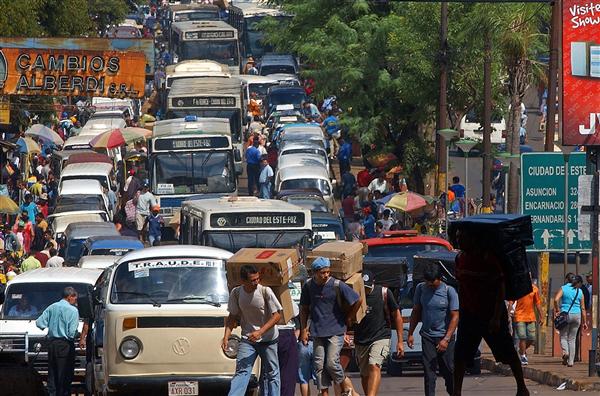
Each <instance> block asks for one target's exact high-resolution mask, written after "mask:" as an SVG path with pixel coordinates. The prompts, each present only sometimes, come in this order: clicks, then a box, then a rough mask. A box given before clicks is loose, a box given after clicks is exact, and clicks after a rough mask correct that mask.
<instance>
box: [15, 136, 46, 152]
mask: <svg viewBox="0 0 600 396" xmlns="http://www.w3.org/2000/svg"><path fill="white" fill-rule="evenodd" d="M17 146H19V152H20V153H27V154H34V153H37V154H39V153H41V152H42V151H41V150H40V146H39V144H37V143H36V141H35V140H33V139H32V138H30V137H28V136H25V137H22V138H19V140H17Z"/></svg>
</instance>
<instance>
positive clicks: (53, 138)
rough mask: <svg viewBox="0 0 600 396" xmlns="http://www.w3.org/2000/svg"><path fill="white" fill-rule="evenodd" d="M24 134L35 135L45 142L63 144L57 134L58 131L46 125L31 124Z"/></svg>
mask: <svg viewBox="0 0 600 396" xmlns="http://www.w3.org/2000/svg"><path fill="white" fill-rule="evenodd" d="M25 135H26V136H37V137H38V138H40V139H42V140H45V141H47V142H53V143H55V144H59V145H60V144H63V143H64V142H65V141H64V140H63V139H62V138H61V137H60V136H59V134H58V133H56V132H54V131H53V130H52V129H50V128H48V127H47V126H46V125H42V124H35V125H32V126H31V127H30V128H29V129H28V130H26V131H25Z"/></svg>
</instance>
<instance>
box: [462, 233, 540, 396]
mask: <svg viewBox="0 0 600 396" xmlns="http://www.w3.org/2000/svg"><path fill="white" fill-rule="evenodd" d="M456 240H457V245H458V248H459V249H460V253H459V254H458V256H457V258H456V278H457V279H458V283H459V284H460V288H459V290H458V297H459V300H460V302H461V303H460V315H459V322H458V333H457V340H456V347H455V351H454V391H453V393H452V394H453V395H454V396H460V395H461V394H462V383H463V379H464V376H465V369H466V367H467V364H469V363H471V362H472V361H473V359H474V358H475V354H476V353H477V350H478V348H479V344H480V343H481V339H482V338H483V339H484V340H485V342H486V343H487V344H488V346H489V347H490V349H491V350H492V353H493V355H494V358H495V359H496V361H499V362H502V363H505V364H508V365H510V368H511V370H512V373H513V376H514V378H515V381H516V383H517V396H529V391H528V390H527V386H526V385H525V378H524V377H523V368H522V367H521V360H520V359H519V356H518V354H517V351H516V350H515V348H514V345H513V339H512V336H511V334H510V332H509V324H508V312H507V310H506V304H505V303H504V300H505V297H504V290H505V285H504V273H503V271H502V265H501V263H500V259H499V257H498V256H497V255H496V254H495V253H494V252H493V251H491V250H488V249H486V248H485V247H484V246H485V245H484V243H482V241H481V240H479V235H477V234H475V233H474V232H472V231H471V232H467V231H464V230H459V231H458V232H457V233H456Z"/></svg>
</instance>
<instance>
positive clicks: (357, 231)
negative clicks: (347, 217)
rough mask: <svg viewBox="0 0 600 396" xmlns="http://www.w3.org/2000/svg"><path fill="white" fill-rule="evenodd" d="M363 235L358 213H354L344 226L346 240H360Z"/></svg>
mask: <svg viewBox="0 0 600 396" xmlns="http://www.w3.org/2000/svg"><path fill="white" fill-rule="evenodd" d="M364 237H365V229H364V227H363V225H362V223H361V222H360V214H358V213H355V214H354V217H353V218H352V220H351V221H350V222H349V223H348V225H347V226H346V240H347V241H360V240H361V239H363V238H364Z"/></svg>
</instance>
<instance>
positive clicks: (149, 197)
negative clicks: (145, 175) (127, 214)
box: [135, 183, 158, 242]
mask: <svg viewBox="0 0 600 396" xmlns="http://www.w3.org/2000/svg"><path fill="white" fill-rule="evenodd" d="M156 205H158V202H157V201H156V197H155V196H154V195H153V194H152V193H151V192H150V191H149V185H148V183H144V184H143V185H142V190H141V193H140V196H139V197H138V200H137V205H136V206H135V225H136V229H137V232H138V237H139V238H140V240H141V241H142V242H143V241H144V239H145V238H144V226H145V225H146V217H148V215H149V214H150V208H151V207H153V206H156Z"/></svg>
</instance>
